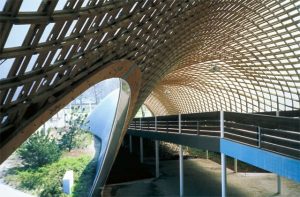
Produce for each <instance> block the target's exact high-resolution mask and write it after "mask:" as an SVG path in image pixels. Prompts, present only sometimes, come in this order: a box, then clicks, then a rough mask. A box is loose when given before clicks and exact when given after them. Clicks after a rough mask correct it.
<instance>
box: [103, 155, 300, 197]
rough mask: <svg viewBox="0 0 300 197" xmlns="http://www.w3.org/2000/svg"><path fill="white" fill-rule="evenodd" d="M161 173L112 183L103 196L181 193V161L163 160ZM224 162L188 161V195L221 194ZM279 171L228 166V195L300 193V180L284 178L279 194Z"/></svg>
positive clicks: (185, 167)
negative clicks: (244, 170)
mask: <svg viewBox="0 0 300 197" xmlns="http://www.w3.org/2000/svg"><path fill="white" fill-rule="evenodd" d="M160 170H161V171H160V172H161V176H160V178H158V179H146V180H143V181H136V182H131V183H123V184H115V185H108V186H106V188H105V189H104V191H103V194H104V195H103V196H178V194H179V177H178V172H179V171H178V161H162V162H161V169H160ZM220 170H221V168H220V165H219V164H217V163H215V162H212V161H210V160H206V159H192V160H185V161H184V175H185V180H184V181H185V186H184V189H185V196H220V195H221V185H220V179H221V178H220ZM276 191H277V188H276V175H274V174H271V173H247V174H246V173H237V174H235V173H233V172H232V171H231V170H228V196H243V197H248V196H249V197H253V196H255V197H259V196H264V197H265V196H288V197H294V196H295V197H298V196H300V184H299V183H295V182H292V181H289V180H287V179H284V178H282V194H281V195H277V194H276Z"/></svg>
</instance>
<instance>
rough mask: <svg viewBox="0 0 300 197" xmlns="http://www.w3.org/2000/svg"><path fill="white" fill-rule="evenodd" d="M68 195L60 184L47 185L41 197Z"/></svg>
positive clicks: (62, 196) (63, 196) (65, 196)
mask: <svg viewBox="0 0 300 197" xmlns="http://www.w3.org/2000/svg"><path fill="white" fill-rule="evenodd" d="M67 196H68V195H67V194H65V193H63V192H62V187H61V185H59V184H54V185H47V186H46V188H45V189H44V190H43V191H42V192H41V194H40V197H67Z"/></svg>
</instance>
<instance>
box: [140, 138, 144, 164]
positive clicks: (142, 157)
mask: <svg viewBox="0 0 300 197" xmlns="http://www.w3.org/2000/svg"><path fill="white" fill-rule="evenodd" d="M140 162H141V163H144V145H143V138H142V137H140Z"/></svg>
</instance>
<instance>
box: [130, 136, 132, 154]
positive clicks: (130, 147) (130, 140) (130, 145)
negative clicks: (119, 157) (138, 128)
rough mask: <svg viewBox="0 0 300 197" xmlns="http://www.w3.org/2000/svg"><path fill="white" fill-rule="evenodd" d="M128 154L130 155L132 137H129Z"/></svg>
mask: <svg viewBox="0 0 300 197" xmlns="http://www.w3.org/2000/svg"><path fill="white" fill-rule="evenodd" d="M129 152H130V153H132V136H131V135H130V136H129Z"/></svg>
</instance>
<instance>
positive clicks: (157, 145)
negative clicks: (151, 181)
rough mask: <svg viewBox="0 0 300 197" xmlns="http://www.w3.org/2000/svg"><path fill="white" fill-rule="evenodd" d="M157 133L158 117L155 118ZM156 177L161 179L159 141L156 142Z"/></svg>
mask: <svg viewBox="0 0 300 197" xmlns="http://www.w3.org/2000/svg"><path fill="white" fill-rule="evenodd" d="M154 124H155V132H157V117H156V116H155V122H154ZM155 175H156V178H158V177H159V141H157V140H155Z"/></svg>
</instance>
